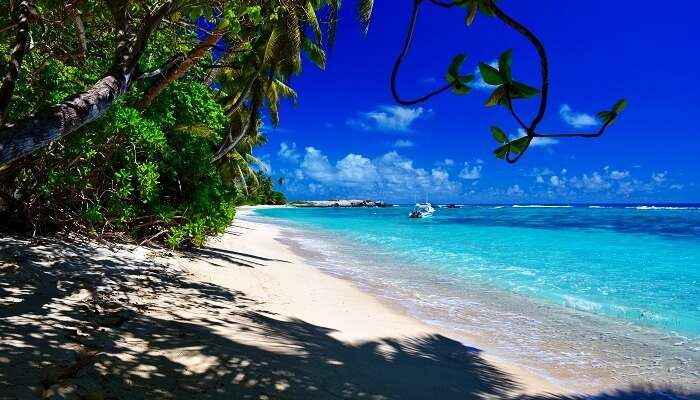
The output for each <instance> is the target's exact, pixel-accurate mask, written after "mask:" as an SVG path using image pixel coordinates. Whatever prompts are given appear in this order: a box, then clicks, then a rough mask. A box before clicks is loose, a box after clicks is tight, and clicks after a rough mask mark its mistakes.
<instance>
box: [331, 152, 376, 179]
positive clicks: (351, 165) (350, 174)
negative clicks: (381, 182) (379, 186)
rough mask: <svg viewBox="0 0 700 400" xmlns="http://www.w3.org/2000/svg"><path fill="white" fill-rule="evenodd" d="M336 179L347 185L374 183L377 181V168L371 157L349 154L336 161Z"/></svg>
mask: <svg viewBox="0 0 700 400" xmlns="http://www.w3.org/2000/svg"><path fill="white" fill-rule="evenodd" d="M336 169H337V175H336V179H337V180H338V182H340V183H341V184H342V185H345V186H358V185H373V184H374V183H375V182H376V181H377V178H378V176H377V169H376V168H375V167H374V165H373V164H372V161H371V160H370V159H369V158H366V157H363V156H361V155H358V154H352V153H351V154H348V155H347V156H345V158H343V159H342V160H340V161H338V162H337V163H336Z"/></svg>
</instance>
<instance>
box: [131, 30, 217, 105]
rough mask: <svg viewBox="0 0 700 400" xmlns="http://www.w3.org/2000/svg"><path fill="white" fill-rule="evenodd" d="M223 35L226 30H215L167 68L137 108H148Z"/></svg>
mask: <svg viewBox="0 0 700 400" xmlns="http://www.w3.org/2000/svg"><path fill="white" fill-rule="evenodd" d="M223 35H224V31H222V30H218V29H217V30H215V31H214V33H212V34H211V35H209V36H208V37H207V38H206V39H204V40H203V41H202V42H200V43H199V44H198V45H197V46H195V47H194V48H193V49H192V50H190V51H189V52H188V53H187V55H186V56H185V57H184V59H183V60H182V62H181V63H179V64H178V65H175V66H173V68H170V69H169V70H167V71H166V72H165V74H164V75H163V76H162V78H161V79H159V80H157V81H156V82H154V83H153V84H152V85H151V86H150V87H149V88H148V89H147V90H146V93H144V95H143V97H142V98H141V100H139V101H138V102H137V103H136V108H137V109H139V110H141V111H143V110H145V109H147V108H148V107H149V106H150V105H151V104H152V103H153V101H154V100H155V99H156V97H158V95H159V94H160V93H161V92H162V91H163V90H165V88H167V87H168V86H169V85H170V84H171V83H173V82H174V81H176V80H177V79H179V78H180V77H181V76H183V75H184V74H185V73H186V72H187V71H189V70H190V69H191V68H192V67H194V66H195V65H197V63H198V62H199V60H201V59H202V57H204V55H205V54H207V52H208V51H209V49H210V48H211V47H213V46H214V45H215V44H216V42H218V41H219V39H221V37H222V36H223Z"/></svg>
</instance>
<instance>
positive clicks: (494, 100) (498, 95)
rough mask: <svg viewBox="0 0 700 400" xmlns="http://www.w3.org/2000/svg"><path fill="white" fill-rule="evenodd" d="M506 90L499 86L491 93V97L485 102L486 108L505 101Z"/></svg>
mask: <svg viewBox="0 0 700 400" xmlns="http://www.w3.org/2000/svg"><path fill="white" fill-rule="evenodd" d="M505 94H506V89H505V87H504V86H499V87H497V88H496V90H494V91H493V93H491V96H490V97H489V98H488V100H486V107H492V106H495V105H496V104H501V103H502V101H503V100H505V98H506V96H505Z"/></svg>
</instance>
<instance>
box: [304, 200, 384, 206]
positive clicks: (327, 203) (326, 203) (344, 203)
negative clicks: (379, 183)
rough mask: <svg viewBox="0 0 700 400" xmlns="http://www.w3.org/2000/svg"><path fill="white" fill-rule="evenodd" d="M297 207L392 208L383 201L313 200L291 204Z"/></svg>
mask: <svg viewBox="0 0 700 400" xmlns="http://www.w3.org/2000/svg"><path fill="white" fill-rule="evenodd" d="M291 205H292V206H296V207H391V204H387V203H385V202H383V201H374V200H312V201H298V202H294V203H291Z"/></svg>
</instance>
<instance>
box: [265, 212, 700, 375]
mask: <svg viewBox="0 0 700 400" xmlns="http://www.w3.org/2000/svg"><path fill="white" fill-rule="evenodd" d="M411 209H412V206H408V205H406V206H396V207H388V208H293V207H284V208H269V209H257V210H255V212H254V214H255V216H256V218H261V219H262V220H263V221H264V220H266V219H268V220H269V219H272V220H274V221H276V222H277V223H282V224H283V225H284V226H286V227H287V229H288V230H287V231H286V236H288V238H289V240H292V241H295V242H296V243H297V244H298V245H299V246H300V248H302V249H305V250H307V251H308V252H309V253H313V254H317V255H319V256H318V257H316V258H315V261H314V263H315V264H316V265H317V266H318V267H319V268H321V269H324V270H325V271H327V272H329V273H332V274H335V275H338V276H340V277H343V278H345V279H350V280H352V281H354V282H355V283H356V284H357V285H358V286H360V287H362V288H365V289H366V290H369V291H372V292H373V293H375V294H377V295H379V296H381V297H383V298H384V299H386V300H387V301H390V302H394V303H396V304H400V305H401V306H402V307H404V308H406V309H407V310H408V311H409V312H410V313H412V314H413V315H415V316H416V317H418V318H421V319H423V320H425V321H427V322H429V323H432V324H434V325H438V326H440V327H443V328H445V329H450V330H452V331H455V332H463V333H464V334H465V335H466V336H470V337H477V338H480V340H482V341H483V344H484V345H486V346H490V347H492V348H495V349H496V350H497V351H498V352H500V354H501V355H503V356H504V357H511V356H513V355H516V354H517V355H518V357H520V358H523V359H524V360H526V361H527V362H526V364H531V366H532V368H533V369H541V370H542V372H543V373H545V374H549V375H554V376H558V377H561V378H562V379H569V380H570V379H578V380H580V383H581V385H583V386H586V385H587V384H590V382H591V380H596V381H597V382H599V383H600V385H602V386H609V385H610V384H611V383H613V382H620V381H622V382H627V381H629V382H637V381H644V382H657V383H663V382H673V383H675V384H678V383H681V384H684V385H689V386H691V387H694V388H696V387H697V386H695V385H698V383H697V382H699V381H700V205H636V204H631V205H609V204H607V205H606V204H596V205H561V206H555V205H472V206H470V205H466V206H464V207H463V208H438V209H437V210H436V212H435V214H434V215H433V216H432V217H430V218H425V219H418V220H416V219H409V218H407V214H408V212H409V211H410V210H411ZM513 357H515V356H513ZM511 358H512V357H511ZM516 358H517V357H516Z"/></svg>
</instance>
